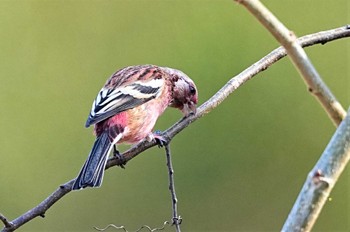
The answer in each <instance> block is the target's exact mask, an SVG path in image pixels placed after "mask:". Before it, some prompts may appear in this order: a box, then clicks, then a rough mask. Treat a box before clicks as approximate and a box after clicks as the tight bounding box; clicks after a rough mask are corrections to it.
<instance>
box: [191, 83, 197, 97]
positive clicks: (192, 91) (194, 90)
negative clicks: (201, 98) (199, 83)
mask: <svg viewBox="0 0 350 232" xmlns="http://www.w3.org/2000/svg"><path fill="white" fill-rule="evenodd" d="M190 93H191V94H192V95H194V94H196V89H195V88H194V87H193V86H192V85H191V86H190Z"/></svg>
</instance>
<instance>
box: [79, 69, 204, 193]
mask: <svg viewBox="0 0 350 232" xmlns="http://www.w3.org/2000/svg"><path fill="white" fill-rule="evenodd" d="M197 102H198V91H197V87H196V85H195V83H194V82H193V81H192V80H191V79H190V78H189V77H188V76H187V75H186V74H185V73H183V72H182V71H180V70H177V69H173V68H169V67H160V66H156V65H151V64H148V65H136V66H128V67H125V68H122V69H120V70H118V71H116V72H115V73H113V74H112V75H111V76H110V78H109V79H108V80H107V81H106V83H105V85H104V86H103V87H102V89H101V90H100V91H99V93H98V94H97V96H96V98H95V100H94V101H93V103H92V107H91V111H90V113H89V116H88V119H87V121H86V124H85V127H89V126H91V125H94V134H95V136H96V140H95V142H94V144H93V147H92V149H91V151H90V153H89V156H88V158H87V159H86V161H85V163H84V165H83V167H82V168H81V170H80V172H79V175H78V176H77V178H76V179H75V181H74V183H73V185H72V190H79V189H83V188H86V187H100V186H101V184H102V180H103V175H104V169H105V166H106V163H107V160H108V155H109V153H110V152H111V151H112V150H113V153H114V155H119V152H118V150H117V149H116V145H117V144H120V143H126V144H135V143H138V142H140V141H142V140H144V139H147V140H152V139H155V140H156V141H157V142H158V143H159V144H160V145H162V141H163V139H162V137H161V135H160V133H157V132H156V133H153V132H152V130H153V127H154V125H155V123H156V121H157V119H158V117H159V116H160V115H161V114H162V113H163V112H164V111H165V109H166V108H167V107H173V108H176V109H178V110H180V111H181V112H182V114H183V116H184V117H188V116H189V115H191V114H195V113H196V109H197Z"/></svg>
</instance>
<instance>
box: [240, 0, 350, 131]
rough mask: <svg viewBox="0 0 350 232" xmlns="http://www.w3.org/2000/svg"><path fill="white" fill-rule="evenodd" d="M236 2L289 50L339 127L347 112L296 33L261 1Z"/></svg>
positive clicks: (300, 71) (304, 78)
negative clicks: (309, 56)
mask: <svg viewBox="0 0 350 232" xmlns="http://www.w3.org/2000/svg"><path fill="white" fill-rule="evenodd" d="M236 1H237V2H239V3H241V4H242V5H244V6H245V7H246V8H247V9H248V10H249V11H250V12H251V13H252V14H253V15H254V16H255V17H256V18H257V19H258V20H259V21H260V22H261V24H263V25H264V26H265V28H266V29H268V30H269V31H270V33H271V34H272V35H273V36H274V37H275V38H276V40H277V41H278V42H279V43H280V44H282V46H283V47H284V48H285V49H286V50H287V53H288V55H289V57H290V59H291V60H292V62H293V64H294V66H295V67H296V68H297V70H298V71H299V73H300V75H301V76H302V78H303V80H304V81H305V84H306V85H307V86H308V90H309V91H310V92H311V93H313V94H314V96H315V97H316V98H317V99H318V100H319V102H320V103H321V105H322V106H323V108H324V109H325V111H326V112H327V113H328V115H329V117H330V118H331V120H332V121H333V123H334V124H335V125H339V124H340V122H341V121H342V120H343V118H344V117H345V115H346V112H345V110H344V108H343V107H342V106H341V104H340V103H339V101H338V100H337V99H336V98H335V96H334V95H333V94H332V92H331V90H330V89H329V88H328V87H327V85H326V84H325V83H324V81H323V80H322V78H321V76H320V75H319V74H318V72H317V71H316V69H315V67H314V66H313V65H312V63H311V61H310V59H309V58H308V56H307V55H306V53H305V51H304V49H303V48H302V47H301V46H300V44H299V43H298V40H297V37H296V36H295V35H294V33H293V32H292V31H290V30H289V29H288V28H287V27H285V26H284V25H283V24H282V23H281V22H280V21H279V20H278V19H277V18H276V17H275V16H274V15H273V14H272V13H271V12H270V11H269V10H268V9H267V8H266V7H265V6H264V5H263V4H262V3H261V2H260V1H259V0H236Z"/></svg>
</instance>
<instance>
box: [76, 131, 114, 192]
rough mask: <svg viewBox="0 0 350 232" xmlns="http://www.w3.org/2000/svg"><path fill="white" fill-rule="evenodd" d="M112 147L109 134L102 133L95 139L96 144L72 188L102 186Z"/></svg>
mask: <svg viewBox="0 0 350 232" xmlns="http://www.w3.org/2000/svg"><path fill="white" fill-rule="evenodd" d="M111 147H112V143H111V142H110V141H109V138H108V134H107V133H102V134H101V135H100V136H99V137H98V138H97V139H96V141H95V143H94V146H93V147H92V150H91V152H90V154H89V157H88V158H87V160H86V162H85V164H84V166H83V168H82V169H81V171H80V173H79V175H78V177H77V179H76V180H75V182H74V184H73V187H72V190H78V189H81V188H85V187H100V186H101V183H102V179H103V174H104V170H105V166H106V163H107V158H108V153H109V151H110V149H111Z"/></svg>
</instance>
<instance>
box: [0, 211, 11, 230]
mask: <svg viewBox="0 0 350 232" xmlns="http://www.w3.org/2000/svg"><path fill="white" fill-rule="evenodd" d="M0 220H1V221H2V223H4V226H5V227H6V228H11V227H12V226H13V225H12V224H11V222H9V221H8V220H7V218H6V217H5V216H4V215H3V214H1V213H0Z"/></svg>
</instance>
